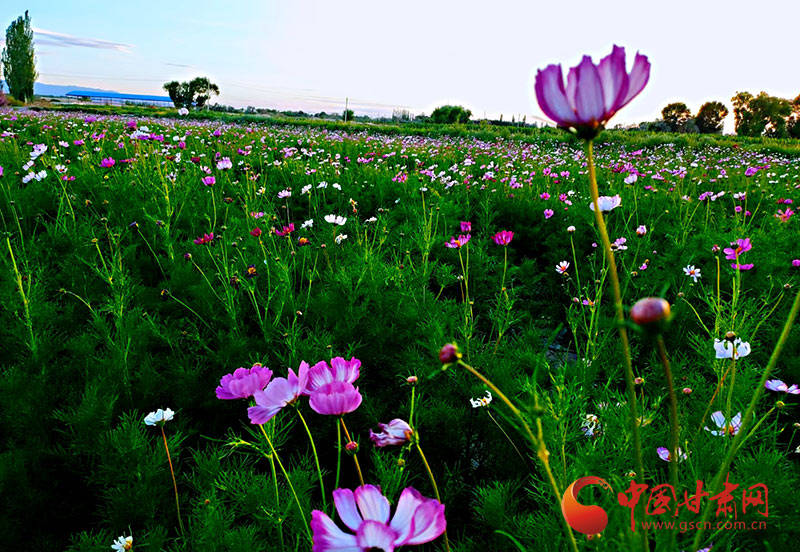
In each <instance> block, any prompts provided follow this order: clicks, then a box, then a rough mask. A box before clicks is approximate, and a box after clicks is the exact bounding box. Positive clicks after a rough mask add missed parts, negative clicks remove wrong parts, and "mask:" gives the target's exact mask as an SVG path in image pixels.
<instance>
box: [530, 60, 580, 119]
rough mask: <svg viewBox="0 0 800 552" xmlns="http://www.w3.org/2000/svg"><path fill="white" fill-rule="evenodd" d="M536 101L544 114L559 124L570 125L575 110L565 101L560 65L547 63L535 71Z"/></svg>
mask: <svg viewBox="0 0 800 552" xmlns="http://www.w3.org/2000/svg"><path fill="white" fill-rule="evenodd" d="M534 88H535V90H536V101H538V102H539V107H540V108H542V111H543V112H544V114H545V115H547V116H548V117H550V118H551V119H552V120H553V121H555V122H556V124H558V125H559V126H571V125H572V124H573V123H574V122H575V112H574V111H573V109H572V107H570V105H569V102H568V101H567V95H566V92H565V91H564V76H563V74H562V72H561V66H560V65H548V66H547V67H545V68H544V70H539V71H538V72H537V73H536V83H535V85H534Z"/></svg>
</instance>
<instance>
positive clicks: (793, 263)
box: [792, 259, 800, 268]
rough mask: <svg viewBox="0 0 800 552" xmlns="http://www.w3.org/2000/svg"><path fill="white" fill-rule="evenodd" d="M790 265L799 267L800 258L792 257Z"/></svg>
mask: <svg viewBox="0 0 800 552" xmlns="http://www.w3.org/2000/svg"><path fill="white" fill-rule="evenodd" d="M792 266H793V267H795V268H800V259H792Z"/></svg>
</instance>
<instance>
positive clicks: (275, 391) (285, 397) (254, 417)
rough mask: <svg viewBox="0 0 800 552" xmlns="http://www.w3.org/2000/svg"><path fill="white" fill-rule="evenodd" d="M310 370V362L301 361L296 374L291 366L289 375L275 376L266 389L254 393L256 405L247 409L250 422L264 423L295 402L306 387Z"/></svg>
mask: <svg viewBox="0 0 800 552" xmlns="http://www.w3.org/2000/svg"><path fill="white" fill-rule="evenodd" d="M308 371H309V366H308V363H307V362H301V363H300V368H298V369H297V373H296V374H295V372H294V370H292V369H291V368H289V374H288V377H286V378H275V379H273V380H272V381H271V382H269V385H267V388H266V389H264V390H263V391H256V392H255V393H253V398H254V399H255V401H256V406H251V407H250V408H248V409H247V415H248V416H249V417H250V423H253V424H264V423H266V422H268V421H269V420H270V419H271V418H272V417H273V416H275V414H277V413H278V412H280V411H281V409H282V408H284V407H285V406H288V405H290V404H292V403H294V402H295V401H296V400H297V399H298V398H299V397H300V395H302V394H303V390H304V389H305V388H306V385H307V383H308Z"/></svg>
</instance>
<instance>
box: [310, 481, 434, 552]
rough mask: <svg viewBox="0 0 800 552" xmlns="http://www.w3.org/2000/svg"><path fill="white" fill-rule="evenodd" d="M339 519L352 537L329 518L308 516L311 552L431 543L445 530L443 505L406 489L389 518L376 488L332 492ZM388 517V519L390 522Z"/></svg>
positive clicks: (386, 505) (362, 550)
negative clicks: (311, 543) (310, 531)
mask: <svg viewBox="0 0 800 552" xmlns="http://www.w3.org/2000/svg"><path fill="white" fill-rule="evenodd" d="M333 502H334V504H335V505H336V511H337V512H338V514H339V518H340V519H341V520H342V522H343V523H344V524H345V525H346V526H347V528H348V529H350V530H351V531H353V532H354V533H355V534H352V533H345V532H344V531H342V530H341V529H339V527H338V526H337V525H336V524H335V523H334V521H333V520H332V519H331V518H330V517H329V516H328V514H326V513H324V512H321V511H320V510H314V511H313V512H311V530H312V531H313V534H314V536H313V547H312V549H311V550H312V552H366V551H368V550H383V551H386V552H392V551H394V550H395V548H399V547H401V546H406V545H416V544H423V543H426V542H430V541H432V540H434V539H436V538H437V537H439V536H440V535H441V534H442V533H444V530H445V529H446V527H447V521H446V520H445V517H444V505H443V504H441V503H440V502H439V501H438V500H436V499H433V498H426V497H424V496H422V495H421V494H420V493H419V492H418V491H417V490H416V489H414V488H413V487H406V488H405V489H404V490H403V492H402V493H401V494H400V498H399V499H398V501H397V508H396V509H395V513H394V516H391V510H390V506H389V501H388V500H387V499H386V497H384V496H383V495H382V494H381V491H380V488H379V487H376V486H375V485H362V486H361V487H358V488H357V489H356V490H355V492H353V491H351V490H350V489H336V490H335V491H333ZM390 516H391V519H390Z"/></svg>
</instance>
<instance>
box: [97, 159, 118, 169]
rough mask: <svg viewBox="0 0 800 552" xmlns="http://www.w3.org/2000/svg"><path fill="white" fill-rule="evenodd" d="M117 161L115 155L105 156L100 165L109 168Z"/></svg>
mask: <svg viewBox="0 0 800 552" xmlns="http://www.w3.org/2000/svg"><path fill="white" fill-rule="evenodd" d="M116 164H117V162H116V161H114V158H113V157H104V158H103V160H102V161H100V166H101V167H103V168H104V169H108V168H111V167H113V166H114V165H116Z"/></svg>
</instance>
